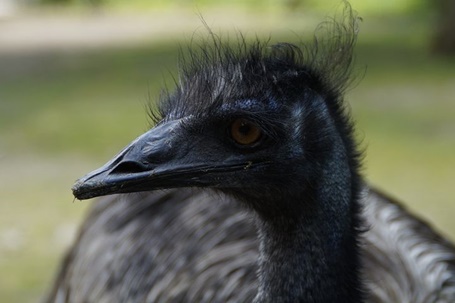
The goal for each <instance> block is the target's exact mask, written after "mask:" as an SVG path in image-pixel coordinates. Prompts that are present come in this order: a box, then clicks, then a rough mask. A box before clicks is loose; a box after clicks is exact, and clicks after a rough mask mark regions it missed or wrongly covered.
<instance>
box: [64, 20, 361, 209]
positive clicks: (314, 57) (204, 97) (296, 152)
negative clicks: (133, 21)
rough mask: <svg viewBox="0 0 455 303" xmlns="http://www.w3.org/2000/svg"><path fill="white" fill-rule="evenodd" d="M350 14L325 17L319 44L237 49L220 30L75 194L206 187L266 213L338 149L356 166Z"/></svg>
mask: <svg viewBox="0 0 455 303" xmlns="http://www.w3.org/2000/svg"><path fill="white" fill-rule="evenodd" d="M343 18H344V20H343V22H327V23H324V24H322V25H321V26H320V27H319V28H318V30H317V34H316V35H315V40H314V42H313V44H312V45H311V46H308V45H303V46H302V47H297V46H295V45H292V44H285V43H281V44H276V45H273V46H269V45H268V44H267V43H261V42H259V41H256V42H254V43H252V44H251V45H248V43H247V42H245V40H244V39H243V38H240V39H239V41H238V44H237V46H235V47H233V46H230V45H228V44H225V43H223V42H221V40H220V39H219V38H218V37H216V36H215V35H213V34H212V35H211V36H210V38H211V39H210V40H209V41H208V42H205V43H204V44H203V46H202V47H201V48H200V50H199V52H198V51H191V52H190V55H188V56H186V57H184V58H183V59H182V60H181V66H182V67H181V71H180V76H179V81H178V83H177V85H176V86H177V87H176V89H175V91H174V92H171V93H166V94H164V95H163V96H162V98H161V101H160V103H159V112H158V113H155V114H154V117H156V126H155V127H153V128H152V129H151V130H149V131H148V132H146V133H144V134H143V135H141V136H140V137H138V138H137V139H136V140H134V141H133V142H132V143H131V144H130V145H129V146H127V147H126V148H125V149H124V150H122V151H121V152H120V153H119V154H118V155H117V156H116V157H114V159H112V160H111V161H110V162H108V163H107V164H106V165H104V166H103V167H101V168H100V169H98V170H95V171H94V172H92V173H90V174H88V175H86V176H85V177H83V178H81V179H80V180H78V181H77V183H76V184H75V185H74V187H73V192H74V195H75V196H76V197H77V198H78V199H89V198H92V197H96V196H101V195H108V194H114V193H131V192H139V191H150V190H155V189H165V188H176V187H207V188H214V189H216V190H220V191H223V192H226V193H229V194H232V195H235V196H236V197H239V198H240V200H248V201H250V202H249V203H250V205H252V206H253V208H255V209H256V210H258V211H260V212H264V211H267V210H265V208H266V207H265V206H264V201H267V197H270V196H275V197H276V196H277V195H279V196H282V195H287V194H289V193H290V192H291V191H299V192H305V191H306V192H308V190H309V189H310V188H313V187H314V185H315V184H316V183H317V182H319V174H318V171H320V170H321V169H322V168H323V167H324V165H325V164H326V163H327V161H329V159H330V158H332V157H333V155H334V151H335V152H336V153H337V154H340V155H341V156H340V157H341V158H342V161H344V163H345V164H342V165H345V166H346V167H348V166H350V165H353V164H355V155H354V153H355V152H354V147H353V144H352V140H351V126H350V123H349V121H348V120H349V119H348V118H347V116H346V115H345V113H344V108H343V103H342V101H343V100H342V93H343V90H344V88H345V87H346V84H347V80H348V78H349V72H350V63H351V61H352V48H353V46H354V43H355V40H356V18H355V17H353V16H352V13H351V11H349V12H348V13H346V12H345V13H344V15H343ZM320 34H322V38H321V35H320ZM251 201H253V202H251ZM254 201H257V203H256V202H254ZM267 207H268V208H270V207H271V206H270V205H269V206H267ZM280 207H283V206H280ZM268 210H270V209H268Z"/></svg>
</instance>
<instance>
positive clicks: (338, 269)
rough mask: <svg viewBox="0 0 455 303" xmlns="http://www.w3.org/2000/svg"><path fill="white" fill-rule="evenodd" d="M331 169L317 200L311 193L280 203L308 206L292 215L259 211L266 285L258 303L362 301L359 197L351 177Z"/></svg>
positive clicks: (261, 276) (261, 288)
mask: <svg viewBox="0 0 455 303" xmlns="http://www.w3.org/2000/svg"><path fill="white" fill-rule="evenodd" d="M329 171H330V170H327V175H326V176H325V178H322V180H324V179H325V181H324V183H323V184H320V186H319V187H318V188H317V189H316V190H315V192H314V193H312V194H313V199H312V201H305V199H306V198H305V195H303V196H301V197H302V198H300V197H287V198H286V199H287V201H275V203H287V204H288V205H289V204H290V203H291V204H294V205H299V204H300V205H302V204H303V205H306V207H302V208H301V211H300V212H299V211H296V213H295V214H293V216H292V217H291V218H290V217H289V214H288V215H277V216H274V217H263V216H260V215H258V217H257V224H258V229H259V237H260V254H261V256H260V260H259V268H260V270H259V285H260V286H259V291H258V294H257V296H256V298H255V301H254V302H255V303H259V302H261V303H262V302H305V303H311V302H319V303H322V302H341V303H343V302H350V303H357V302H362V299H361V297H362V292H361V288H362V287H361V284H360V279H359V273H358V272H359V254H358V251H357V233H358V225H359V223H358V222H357V221H358V220H357V212H358V210H357V209H358V206H357V201H355V200H354V198H353V197H352V194H351V190H352V188H351V186H350V182H349V181H346V180H350V178H349V177H347V176H345V177H347V178H346V179H345V178H341V179H338V180H336V179H337V178H336V177H337V176H336V175H338V178H339V177H341V176H340V175H339V174H336V173H335V174H334V173H333V171H332V173H329ZM334 175H335V177H333V176H334ZM330 176H332V177H330ZM323 177H324V176H323ZM340 180H342V181H340Z"/></svg>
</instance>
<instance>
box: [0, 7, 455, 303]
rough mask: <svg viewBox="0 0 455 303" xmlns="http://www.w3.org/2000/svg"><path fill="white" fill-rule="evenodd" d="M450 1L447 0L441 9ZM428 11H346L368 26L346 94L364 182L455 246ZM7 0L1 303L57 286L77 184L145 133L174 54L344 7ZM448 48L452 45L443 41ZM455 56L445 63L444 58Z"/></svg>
mask: <svg viewBox="0 0 455 303" xmlns="http://www.w3.org/2000/svg"><path fill="white" fill-rule="evenodd" d="M441 2H443V1H441ZM436 3H439V2H430V1H425V0H383V1H372V0H369V1H365V0H363V1H361V0H357V1H351V4H352V6H353V7H354V8H355V9H356V10H357V11H358V12H359V14H360V15H361V16H362V17H363V22H362V24H361V31H360V35H359V41H358V46H357V52H356V53H357V55H356V66H357V68H356V70H357V72H356V73H357V74H358V75H359V76H360V77H359V81H356V82H355V83H356V85H355V86H354V87H353V88H352V89H350V90H349V91H348V93H347V99H348V100H349V102H350V106H351V108H352V113H353V116H354V118H355V121H356V122H357V135H358V138H359V140H360V142H361V145H362V147H364V148H365V149H366V157H365V161H364V164H365V169H364V174H365V176H366V178H367V179H368V181H369V182H371V183H372V184H374V185H376V186H378V187H379V188H381V189H384V190H385V191H386V192H388V193H389V194H391V195H392V196H394V197H397V198H398V199H400V200H402V201H403V203H405V204H406V205H408V206H409V207H410V208H412V210H413V211H414V212H415V213H417V214H419V215H420V216H422V217H423V218H425V219H426V220H428V221H430V222H431V223H432V224H433V225H434V226H436V227H437V229H438V230H440V231H441V232H443V234H444V235H446V236H448V237H450V238H451V239H455V220H454V214H455V203H454V202H455V190H454V187H455V182H454V181H455V100H454V96H455V60H454V57H453V56H450V55H447V52H444V51H443V52H442V53H446V55H445V56H440V55H437V53H438V44H437V43H435V39H437V37H438V29H439V28H440V24H439V23H438V22H439V21H440V20H441V16H440V14H441V11H440V10H438V7H437V6H436ZM20 4H21V5H19V4H18V3H16V2H14V1H11V0H9V1H7V0H0V302H36V301H38V300H39V299H40V298H41V296H42V295H43V293H44V292H45V291H46V290H47V289H48V287H49V285H50V283H51V281H52V279H53V277H54V274H55V271H56V269H57V267H58V264H59V262H60V260H61V258H62V256H63V253H64V251H65V250H66V249H67V248H68V246H69V245H70V244H71V242H72V241H73V239H74V235H75V232H76V231H77V227H78V226H79V225H80V223H81V221H82V219H83V216H84V213H85V211H86V210H87V208H88V207H89V205H90V203H91V202H90V201H84V202H79V201H74V199H73V197H72V195H71V191H70V188H71V186H72V184H73V182H74V181H75V179H77V178H78V177H80V176H82V175H83V174H85V173H86V172H88V171H90V170H93V169H94V168H96V167H98V166H99V165H101V164H103V163H104V162H105V161H107V160H108V159H109V158H110V157H111V156H113V155H114V154H115V153H116V152H117V151H119V150H120V149H121V148H122V147H123V146H124V145H126V144H127V143H128V142H129V141H130V140H132V139H133V138H135V137H136V136H137V135H139V134H140V133H141V132H143V131H144V130H146V129H147V127H148V120H147V115H146V111H145V110H144V108H145V106H146V104H147V102H149V100H152V101H153V100H156V99H157V97H158V95H159V90H160V87H163V85H164V84H166V83H167V84H168V85H172V81H171V80H170V79H171V75H175V74H176V67H177V57H178V55H177V53H178V47H179V46H180V45H185V43H186V42H188V41H189V40H190V39H191V38H192V36H193V35H202V36H203V35H205V31H204V29H203V26H202V22H201V20H200V16H201V15H202V16H203V18H204V19H205V21H206V22H207V23H208V25H209V26H211V27H212V29H213V30H214V31H215V32H218V33H220V32H222V33H224V32H230V33H235V32H236V31H238V30H240V31H242V32H244V33H245V34H246V35H247V37H249V38H254V37H255V35H256V34H257V35H258V36H259V37H264V38H268V37H272V41H289V42H298V40H299V38H300V36H301V37H304V38H307V39H310V38H311V36H312V32H313V29H314V27H315V26H316V25H317V23H318V22H320V21H322V20H323V19H324V18H325V17H326V16H330V15H333V13H334V12H335V11H336V9H337V7H338V8H339V7H340V3H339V1H326V2H324V5H323V6H322V5H321V4H318V1H316V0H311V1H310V0H295V1H293V0H282V1H278V0H275V1H272V0H269V1H259V0H256V1H244V2H241V1H225V2H222V1H210V0H206V1H184V0H180V1H145V0H142V1H140V0H130V1H120V0H105V1H102V0H99V1H96V0H93V1H82V0H79V1H77V0H73V1H68V0H43V1H34V2H24V1H22V2H21V3H20ZM444 41H446V40H444ZM449 53H450V52H449Z"/></svg>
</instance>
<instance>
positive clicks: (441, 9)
mask: <svg viewBox="0 0 455 303" xmlns="http://www.w3.org/2000/svg"><path fill="white" fill-rule="evenodd" d="M437 5H438V20H437V25H436V26H437V28H436V35H435V37H434V40H433V51H434V52H435V53H436V54H440V55H448V56H454V55H455V0H439V1H437Z"/></svg>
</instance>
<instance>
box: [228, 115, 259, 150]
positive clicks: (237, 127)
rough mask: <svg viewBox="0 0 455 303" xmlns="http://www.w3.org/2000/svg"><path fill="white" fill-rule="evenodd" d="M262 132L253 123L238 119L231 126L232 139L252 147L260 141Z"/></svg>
mask: <svg viewBox="0 0 455 303" xmlns="http://www.w3.org/2000/svg"><path fill="white" fill-rule="evenodd" d="M261 136H262V130H261V129H260V128H259V126H258V125H256V124H255V123H253V122H250V121H248V120H246V119H241V118H239V119H236V120H234V122H232V124H231V137H232V139H233V140H234V141H235V142H236V143H237V144H240V145H252V144H254V143H256V142H258V141H259V139H260V138H261Z"/></svg>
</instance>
